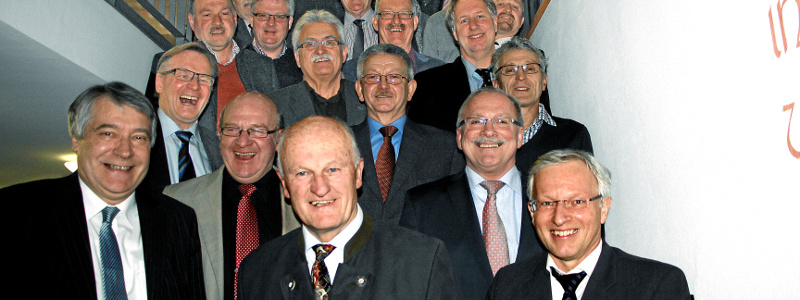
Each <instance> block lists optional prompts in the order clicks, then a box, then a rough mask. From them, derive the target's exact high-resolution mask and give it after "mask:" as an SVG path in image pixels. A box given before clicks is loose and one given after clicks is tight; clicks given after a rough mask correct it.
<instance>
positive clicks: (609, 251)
mask: <svg viewBox="0 0 800 300" xmlns="http://www.w3.org/2000/svg"><path fill="white" fill-rule="evenodd" d="M602 247H603V250H602V252H601V253H600V258H599V259H598V260H597V265H596V266H595V269H594V272H593V273H592V277H590V278H589V283H588V284H587V285H586V290H585V291H584V293H583V298H581V299H583V300H592V299H691V296H690V295H689V285H688V284H687V283H686V276H684V274H683V271H681V269H678V268H677V267H675V266H672V265H668V264H665V263H662V262H658V261H655V260H651V259H647V258H642V257H638V256H633V255H630V254H628V253H625V252H624V251H622V250H620V249H617V248H614V247H611V246H609V245H608V244H606V243H605V242H603V246H602ZM546 261H547V253H540V254H537V255H536V256H534V257H532V258H530V259H528V260H526V261H522V262H518V263H516V264H512V265H509V266H506V267H505V268H502V269H500V271H498V272H497V276H496V277H495V278H494V282H492V286H491V287H490V288H489V293H488V295H487V296H486V299H552V297H553V296H552V293H553V292H552V290H551V289H550V273H549V272H548V271H547V269H546V268H545V265H546Z"/></svg>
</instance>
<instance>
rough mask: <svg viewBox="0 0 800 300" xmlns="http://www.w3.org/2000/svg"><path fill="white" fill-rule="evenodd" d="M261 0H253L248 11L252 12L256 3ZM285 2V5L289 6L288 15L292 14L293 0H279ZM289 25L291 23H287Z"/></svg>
mask: <svg viewBox="0 0 800 300" xmlns="http://www.w3.org/2000/svg"><path fill="white" fill-rule="evenodd" d="M261 1H263V0H253V4H252V5H250V13H253V12H254V11H253V9H254V8H255V7H256V3H258V2H261ZM279 1H283V2H284V3H286V7H288V8H289V17H291V16H294V0H279ZM289 25H291V24H289Z"/></svg>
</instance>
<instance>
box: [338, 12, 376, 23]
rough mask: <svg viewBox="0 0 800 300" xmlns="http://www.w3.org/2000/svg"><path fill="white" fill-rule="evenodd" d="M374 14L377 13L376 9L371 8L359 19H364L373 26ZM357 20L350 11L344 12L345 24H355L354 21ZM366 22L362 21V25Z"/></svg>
mask: <svg viewBox="0 0 800 300" xmlns="http://www.w3.org/2000/svg"><path fill="white" fill-rule="evenodd" d="M373 15H375V10H372V9H370V10H368V11H367V12H365V13H364V15H363V16H361V18H359V19H361V20H364V23H369V26H372V23H371V22H372V16H373ZM355 20H357V19H356V17H354V16H353V15H351V14H350V13H345V14H344V24H345V25H347V24H353V21H355ZM364 23H362V25H361V26H362V27H363V26H365V25H367V24H364Z"/></svg>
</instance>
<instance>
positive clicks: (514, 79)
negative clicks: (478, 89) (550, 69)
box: [496, 49, 547, 107]
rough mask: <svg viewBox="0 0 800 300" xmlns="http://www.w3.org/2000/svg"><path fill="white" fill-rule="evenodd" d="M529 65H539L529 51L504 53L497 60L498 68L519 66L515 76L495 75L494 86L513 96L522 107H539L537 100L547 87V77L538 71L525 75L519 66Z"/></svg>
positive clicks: (517, 50)
mask: <svg viewBox="0 0 800 300" xmlns="http://www.w3.org/2000/svg"><path fill="white" fill-rule="evenodd" d="M529 63H541V61H539V59H538V58H537V57H536V54H534V53H533V52H531V51H528V50H525V49H513V50H509V51H506V52H505V53H503V55H502V56H501V57H500V59H499V60H498V64H497V66H498V67H503V66H507V65H517V66H520V68H519V70H518V71H517V73H516V74H514V75H511V76H505V75H502V74H499V73H498V74H496V75H497V76H496V78H497V82H496V86H497V87H498V88H500V89H502V90H503V91H504V92H506V93H508V94H510V95H512V96H514V98H516V99H517V100H518V101H519V103H520V104H521V105H522V107H531V106H539V98H540V97H541V96H542V92H544V89H545V88H546V87H547V76H544V75H542V72H541V71H539V72H538V73H535V74H525V72H523V71H522V69H521V66H524V65H525V64H529Z"/></svg>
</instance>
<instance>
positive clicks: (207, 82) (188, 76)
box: [161, 68, 216, 86]
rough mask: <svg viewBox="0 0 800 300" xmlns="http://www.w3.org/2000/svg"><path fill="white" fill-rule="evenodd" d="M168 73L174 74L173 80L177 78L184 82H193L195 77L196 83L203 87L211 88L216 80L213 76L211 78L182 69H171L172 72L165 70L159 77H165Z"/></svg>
mask: <svg viewBox="0 0 800 300" xmlns="http://www.w3.org/2000/svg"><path fill="white" fill-rule="evenodd" d="M169 73H174V74H175V78H177V79H178V80H180V81H186V82H189V81H192V80H194V77H195V76H197V81H198V82H200V84H201V85H204V86H213V85H214V81H215V80H216V79H214V76H211V75H208V74H202V73H197V72H194V71H190V70H187V69H184V68H175V69H172V70H167V71H164V72H161V75H167V74H169Z"/></svg>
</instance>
